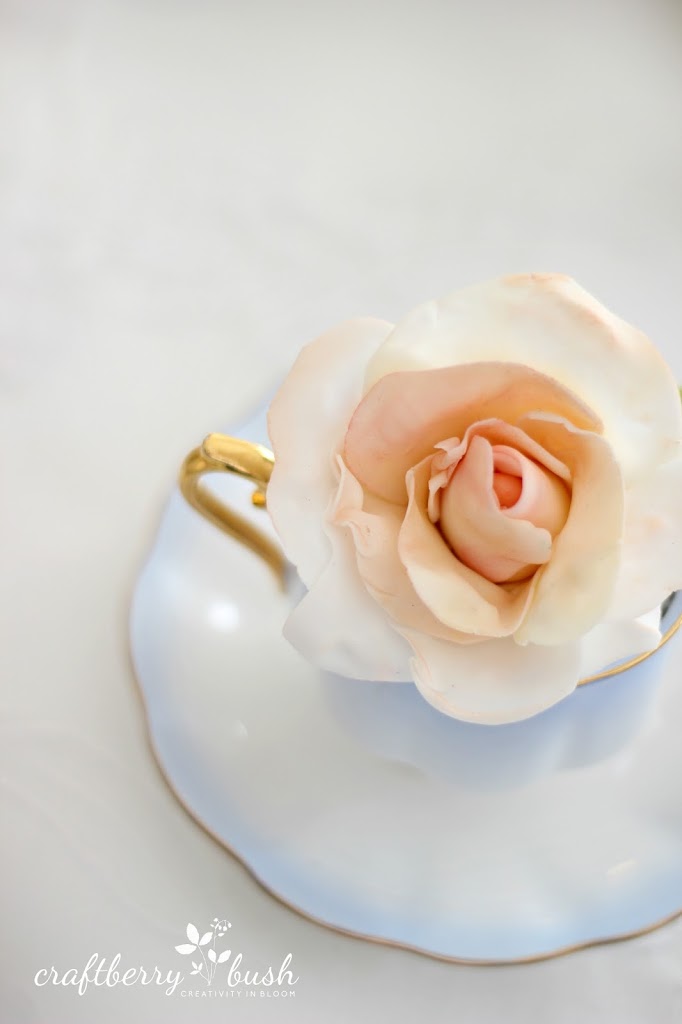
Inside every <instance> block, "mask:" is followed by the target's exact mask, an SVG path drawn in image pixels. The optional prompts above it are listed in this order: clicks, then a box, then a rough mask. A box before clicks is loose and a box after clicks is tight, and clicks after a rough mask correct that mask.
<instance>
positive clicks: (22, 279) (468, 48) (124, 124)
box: [0, 0, 682, 1024]
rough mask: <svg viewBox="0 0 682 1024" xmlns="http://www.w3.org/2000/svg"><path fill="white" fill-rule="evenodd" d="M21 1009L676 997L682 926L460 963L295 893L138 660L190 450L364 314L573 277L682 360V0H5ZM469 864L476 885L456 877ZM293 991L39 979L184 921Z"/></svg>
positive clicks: (16, 947) (5, 300)
mask: <svg viewBox="0 0 682 1024" xmlns="http://www.w3.org/2000/svg"><path fill="white" fill-rule="evenodd" d="M0 17H1V24H0V90H1V91H0V340H1V349H0V418H1V423H2V443H3V455H2V500H1V516H2V522H1V526H2V529H1V531H0V536H1V538H2V563H1V564H2V571H1V574H0V579H1V586H2V643H1V646H0V651H1V656H2V718H1V730H2V732H1V739H0V771H1V772H2V776H1V779H0V794H1V798H2V800H1V805H2V806H1V814H2V841H3V846H2V859H3V862H2V873H1V879H2V883H1V888H2V906H1V908H0V910H1V914H0V917H1V921H2V935H1V939H0V941H1V942H2V948H1V949H0V972H1V978H0V1020H1V1021H2V1022H3V1024H5V1022H7V1024H23V1022H31V1024H60V1022H64V1024H79V1022H92V1021H95V1020H96V1021H98V1022H102V1024H108V1022H114V1021H116V1022H118V1021H121V1020H126V1021H127V1022H129V1024H138V1022H139V1024H141V1022H145V1024H146V1022H157V1021H158V1022H173V1021H197V1022H202V1021H204V1020H206V1021H209V1020H218V1019H220V1020H228V1019H229V1020H235V1021H240V1022H242V1021H259V1022H260V1021H269V1020H273V1021H280V1022H284V1021H286V1022H289V1021H301V1022H311V1024H312V1022H318V1021H322V1020H324V1021H325V1022H327V1021H328V1022H337V1021H338V1022H341V1021H343V1022H345V1021H354V1022H355V1021H379V1020H389V1019H392V1020H394V1021H400V1022H402V1021H405V1022H407V1021H412V1020H414V1019H416V1018H420V1017H423V1018H424V1019H428V1020H430V1021H435V1022H439V1021H466V1022H474V1024H478V1022H488V1021H491V1022H492V1021H499V1020H513V1021H516V1020H518V1021H519V1022H521V1021H523V1022H527V1021H536V1020H537V1021H545V1020H549V1019H551V1020H552V1021H554V1022H557V1024H563V1022H567V1024H568V1022H569V1021H570V1022H573V1021H575V1020H582V1021H588V1022H592V1021H594V1022H597V1021H599V1022H602V1021H605V1020H608V1021H610V1020H613V1021H614V1022H616V1021H617V1022H619V1024H628V1022H637V1024H639V1022H642V1024H643V1022H644V1021H651V1020H656V1021H663V1022H667V1021H675V1020H678V1019H680V1015H681V1014H682V922H679V923H678V924H675V925H670V926H668V927H667V928H665V929H663V930H662V931H659V932H656V933H653V934H652V935H650V936H648V937H646V938H644V939H640V940H636V941H634V942H629V943H624V944H615V945H611V946H607V947H602V948H598V949H593V950H589V951H585V952H581V953H577V954H573V955H571V956H569V957H567V958H562V959H558V960H554V961H550V962H547V963H544V964H539V965H530V966H524V967H513V968H470V967H469V968H466V967H461V966H456V965H455V966H453V965H449V964H444V963H438V962H435V961H431V960H428V959H426V958H424V957H420V956H417V955H413V954H409V953H405V952H401V951H397V950H392V949H387V948H382V947H377V946H371V945H368V944H365V943H363V942H360V941H356V940H352V939H348V938H344V937H342V936H339V935H336V934H333V933H331V932H328V931H325V930H323V929H321V928H318V927H316V926H314V925H313V924H310V923H308V922H307V921H305V920H302V919H300V918H299V917H297V916H296V915H295V914H293V913H292V912H290V911H288V910H287V909H285V908H284V907H282V906H280V905H278V904H277V903H275V902H274V901H273V900H272V899H270V898H269V897H268V896H267V895H265V894H264V893H263V892H262V891H261V890H260V889H259V888H258V887H257V885H256V884H255V883H254V882H252V881H251V879H250V878H249V877H248V875H247V874H246V872H245V871H244V870H243V869H242V868H240V867H239V866H238V865H237V864H236V863H234V862H233V861H232V860H231V859H230V857H229V856H228V855H227V854H226V853H225V852H224V851H223V850H222V849H221V848H220V847H219V846H217V845H216V844H214V843H213V842H212V841H211V840H210V839H209V838H208V837H207V836H206V835H204V834H203V833H202V832H201V831H200V830H199V829H198V828H197V827H196V826H195V825H194V824H193V823H192V821H191V820H189V818H188V817H187V816H186V815H185V814H184V812H183V811H182V810H181V809H180V807H179V806H178V805H177V804H176V802H175V800H174V798H173V796H172V795H171V793H170V792H169V791H168V790H167V788H166V787H165V785H164V783H163V782H162V780H161V778H160V776H159V773H158V771H157V769H156V766H155V764H154V762H153V760H152V757H151V755H150V751H149V748H148V745H147V740H146V732H145V723H144V717H143V713H142V707H141V703H140V701H139V698H138V696H137V693H136V689H135V686H134V684H133V680H132V675H131V669H130V665H129V661H128V655H127V629H126V618H127V612H128V605H129V599H130V594H131V590H132V587H133V583H134V579H135V576H136V573H137V571H138V569H139V567H140V565H141V563H142V560H143V558H144V555H145V551H146V550H147V548H148V545H149V544H150V542H151V539H152V537H153V534H154V530H155V526H156V523H157V521H158V517H159V514H160V511H161V509H162V507H163V502H164V500H165V497H166V495H167V493H168V491H169V489H170V488H171V487H172V486H173V480H174V476H175V472H176V469H177V465H178V463H179V461H180V459H181V458H182V456H183V455H184V454H185V452H186V450H187V449H189V448H190V447H193V446H194V445H195V444H196V443H197V442H198V440H199V439H201V437H202V436H203V435H204V434H205V433H206V432H208V431H209V430H211V429H216V427H217V426H223V425H225V424H226V423H229V421H230V418H231V417H233V416H234V417H236V416H239V415H241V413H242V412H244V411H247V410H249V409H250V408H251V407H252V406H253V405H254V403H257V402H258V400H259V399H260V397H261V396H262V394H263V393H264V392H266V391H267V390H268V389H269V387H270V386H271V384H272V382H273V381H275V380H276V379H277V378H278V377H279V376H280V375H281V373H282V372H283V370H284V368H285V367H286V366H287V365H288V364H289V363H290V361H291V359H292V358H293V355H294V353H295V352H296V351H297V349H298V347H299V346H300V345H301V344H303V343H304V342H306V341H308V340H310V339H311V338H312V337H314V336H315V335H316V334H318V333H319V332H321V331H322V330H323V329H325V328H327V327H329V326H332V325H333V324H334V323H335V322H337V321H339V320H341V319H343V318H345V317H347V316H349V315H354V314H360V313H369V314H372V315H376V316H381V317H385V318H387V319H396V318H397V317H399V316H401V315H402V314H403V313H405V312H406V311H407V310H408V309H409V308H410V307H412V306H413V305H415V304H416V303H417V302H420V301H422V300H424V299H428V298H432V297H435V296H438V295H440V294H442V293H443V292H445V291H448V290H449V289H451V288H453V287H457V286H460V285H463V284H466V283H469V282H473V281H476V280H479V279H484V278H487V277H491V276H495V275H497V274H499V273H503V272H512V271H521V270H561V271H565V272H568V273H571V274H573V275H574V276H575V277H576V278H577V279H578V280H579V281H580V282H581V283H582V284H583V285H584V286H585V287H587V288H588V290H590V291H592V292H593V293H594V294H596V295H597V296H598V297H599V298H601V299H602V301H604V302H605V303H606V304H607V305H609V306H611V307H612V308H614V309H615V311H616V312H618V313H619V314H620V315H622V316H623V317H625V318H626V319H629V320H632V321H634V322H635V323H637V324H638V325H639V326H641V327H642V328H644V329H645V330H646V331H647V332H648V333H649V334H650V335H651V336H652V337H653V338H654V339H655V341H656V342H657V343H658V344H659V345H660V347H661V348H662V349H663V351H664V352H665V353H666V355H667V356H668V358H669V360H670V361H671V362H672V364H673V366H674V369H675V371H676V373H677V374H678V377H679V378H680V379H682V345H681V344H680V337H681V334H680V292H681V290H682V289H681V285H682V242H681V239H682V201H681V198H680V195H681V191H682V190H681V187H680V184H681V182H682V133H681V132H680V121H681V113H682V110H681V108H682V103H681V98H682V60H681V58H682V6H680V4H679V3H678V2H677V0H668V2H665V0H618V2H616V0H613V2H610V0H607V2H598V0H590V2H582V0H576V2H573V3H571V4H564V3H558V2H557V3H555V2H547V0H544V2H540V0H538V2H533V0H528V2H524V3H516V4H514V3H509V4H507V3H504V2H503V0H482V2H481V0H478V2H477V3H475V4H474V3H473V2H472V3H463V2H460V3H458V2H446V0H422V2H420V3H418V2H416V0H411V2H401V0H393V2H390V3H389V2H385V3H370V2H367V0H365V2H357V0H346V2H343V3H341V2H335V3H328V2H327V3H324V2H321V3H310V4H306V3H297V2H288V3H287V2H280V3H277V2H275V0H255V2H254V0H252V2H249V3H245V2H239V3H238V2H234V0H223V2H222V3H221V2H219V0H118V2H116V0H54V2H49V0H44V2H38V0H0ZM463 884H466V880H463ZM216 914H217V915H219V916H222V915H225V916H227V917H229V918H230V919H231V921H232V922H233V941H234V942H235V944H236V943H237V941H238V942H239V945H240V947H241V948H242V949H243V950H244V953H245V956H246V957H248V959H249V960H250V961H252V962H253V963H260V964H261V965H263V964H266V963H267V962H269V961H273V962H274V961H278V960H279V959H281V957H282V955H283V953H284V952H287V951H291V952H293V954H294V960H295V964H296V967H297V970H298V973H299V974H300V978H301V980H300V982H299V984H298V986H297V995H296V997H295V1000H293V1001H291V1002H289V1003H287V1004H286V1005H285V1004H283V1003H277V1004H275V1003H273V1002H272V1001H270V1002H266V1001H265V1000H253V1001H252V1002H250V1003H240V1004H237V1003H235V1002H231V1003H230V1004H229V1005H225V1003H210V1004H209V1003H207V1002H204V1003H203V1004H202V1005H201V1006H197V1005H194V1004H190V1003H188V1001H187V1000H186V999H185V1000H183V999H181V998H180V997H178V996H175V997H173V998H171V999H167V998H166V997H165V996H163V995H162V994H161V993H160V992H158V991H155V990H152V989H150V988H147V989H142V988H139V987H135V988H130V989H123V988H121V987H119V988H116V989H111V990H105V989H98V990H92V989H91V990H89V991H88V992H87V993H86V995H85V996H83V997H82V998H79V997H78V996H77V994H76V993H75V992H74V991H73V990H71V989H61V988H40V989H39V988H36V987H35V986H34V984H33V981H32V979H33V976H34V974H35V972H36V971H37V970H39V969H40V968H41V967H49V966H50V965H51V964H53V963H54V964H56V965H58V966H59V967H60V969H61V970H64V969H66V968H67V967H72V966H76V967H82V966H83V965H84V963H85V961H86V960H87V959H88V957H89V956H90V955H91V954H92V953H93V952H99V953H100V955H107V956H112V955H113V954H115V953H116V952H120V953H121V955H122V963H123V966H131V965H137V964H146V965H154V964H159V966H160V967H162V968H163V969H164V970H168V969H171V968H175V967H180V966H184V964H180V963H178V961H180V959H181V958H180V957H178V956H177V954H175V953H174V952H173V946H174V945H175V944H176V943H178V942H180V941H181V940H182V934H181V932H182V929H183V928H184V925H185V923H186V922H187V921H188V920H190V919H191V920H193V921H195V922H196V923H197V924H199V925H200V927H201V926H202V925H203V924H204V923H207V922H208V921H209V920H210V919H211V918H213V917H214V915H216Z"/></svg>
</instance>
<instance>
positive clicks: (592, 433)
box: [267, 274, 682, 723]
mask: <svg viewBox="0 0 682 1024" xmlns="http://www.w3.org/2000/svg"><path fill="white" fill-rule="evenodd" d="M269 429H270V437H271V441H272V445H273V448H274V451H275V469H274V472H273V475H272V479H271V481H270V484H269V487H268V493H267V502H268V509H269V511H270V514H271V516H272V519H273V521H274V524H275V526H276V528H277V530H278V532H279V535H280V537H281V540H282V543H283V545H284V549H285V552H286V554H287V555H288V557H289V558H290V560H291V561H292V562H293V563H294V564H295V565H296V567H297V568H298V572H299V574H300V576H301V579H302V580H303V583H304V584H305V585H306V587H307V588H308V589H307V593H306V595H305V596H304V597H303V599H302V600H301V602H300V603H299V604H298V605H297V607H296V608H295V609H294V610H293V612H292V614H291V615H290V617H289V620H288V622H287V625H286V628H285V632H286V635H287V636H288V638H289V639H290V641H291V642H292V643H293V644H294V645H295V646H296V647H297V648H298V649H299V650H300V651H301V652H302V653H303V654H304V655H305V656H306V657H308V658H309V659H312V660H313V661H315V662H316V663H318V664H319V665H320V666H321V667H323V668H326V669H329V670H332V671H335V672H338V673H341V674H343V675H346V676H352V677H356V678H362V679H369V680H403V681H404V680H414V682H415V683H416V685H417V686H418V688H419V690H420V691H421V693H422V694H423V695H424V697H426V699H427V700H428V701H430V703H432V704H433V705H435V706H436V707H437V708H439V709H440V710H442V711H444V712H446V713H447V714H449V715H453V716H454V717H457V718H462V719H467V720H476V721H480V722H488V723H495V722H509V721H514V720H517V719H521V718H526V717H529V716H530V715H533V714H535V713H537V712H538V711H541V710H543V709H544V708H547V707H549V706H550V705H552V704H554V703H555V702H556V701H558V700H560V699H561V698H562V697H565V696H566V695H567V694H569V693H570V692H571V691H572V690H573V689H574V687H575V686H576V684H577V682H578V680H579V679H580V678H581V677H585V676H588V675H590V674H593V673H595V672H598V671H599V670H600V669H602V668H604V667H605V666H606V665H607V664H610V663H612V662H614V661H616V660H619V659H621V658H624V657H628V656H631V655H635V654H639V653H642V652H644V651H646V650H651V649H653V648H654V647H655V646H656V645H657V644H658V642H659V640H660V633H659V630H658V620H659V615H658V606H659V605H660V603H661V601H662V600H663V599H664V598H665V597H666V596H667V595H668V594H669V593H670V592H671V591H673V590H675V589H678V588H679V587H680V586H682V527H681V524H682V453H681V445H682V441H681V438H682V412H681V407H680V397H679V393H678V388H677V384H676V382H675V380H674V378H673V377H672V374H671V372H670V370H669V368H668V367H667V366H666V364H665V362H664V361H663V359H662V358H661V356H660V355H659V354H658V352H657V351H656V349H655V348H654V347H653V345H652V344H651V342H650V341H649V340H648V339H647V338H646V337H645V336H644V335H643V334H641V333H640V332H638V331H637V330H635V329H634V328H633V327H630V326H629V325H628V324H626V323H624V322H623V321H622V320H619V319H618V318H616V317H615V316H614V315H613V314H612V313H610V312H609V311H608V310H606V309H605V308H604V307H603V306H601V305H600V304H599V303H598V302H596V301H595V299H593V298H592V297H591V296H590V295H588V294H587V293H586V292H585V291H583V290H582V289H581V288H580V287H579V286H578V285H577V284H576V283H575V282H574V281H572V280H571V279H570V278H567V277H564V276H561V275H554V274H530V275H521V276H517V277H509V278H504V279H502V280H500V281H494V282H491V283H487V284H483V285H479V286H476V287H472V288H467V289H465V290H463V291H459V292H455V293H454V294H453V295H450V296H449V297H448V298H446V299H444V300H442V301H440V302H437V303H427V304H426V305H423V306H420V307H419V308H417V309H416V310H415V311H414V312H412V313H411V314H410V315H409V316H407V317H406V318H405V320H403V321H402V322H401V323H399V324H398V325H397V326H395V327H394V326H392V325H391V324H388V323H384V322H383V321H379V320H365V319H363V320H352V321H349V322H348V323H345V324H342V325H341V326H340V327H337V328H336V329H335V330H332V331H330V332H329V333H328V334H325V335H323V337H321V338H320V339H318V340H317V341H316V342H314V343H313V344H311V345H309V346H308V347H307V348H305V349H304V350H303V351H302V353H301V355H300V356H299V358H298V360H297V361H296V363H295V365H294V367H293V369H292V370H291V373H290V374H289V376H288V378H287V379H286V381H285V383H284V385H283V386H282V388H281V389H280V391H279V393H278V394H277V396H276V397H275V399H274V401H273V403H272V406H271V409H270V417H269Z"/></svg>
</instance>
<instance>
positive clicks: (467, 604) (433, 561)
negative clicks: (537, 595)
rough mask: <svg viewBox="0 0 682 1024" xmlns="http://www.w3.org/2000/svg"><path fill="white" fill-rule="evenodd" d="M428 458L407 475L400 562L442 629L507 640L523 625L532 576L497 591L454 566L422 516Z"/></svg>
mask: <svg viewBox="0 0 682 1024" xmlns="http://www.w3.org/2000/svg"><path fill="white" fill-rule="evenodd" d="M432 459H433V456H428V457H427V458H426V459H423V460H422V462H420V463H419V465H418V466H415V468H414V469H413V470H410V472H409V473H408V474H407V483H408V496H409V504H408V507H407V511H406V513H405V519H404V521H403V525H402V527H401V530H400V536H399V539H398V553H399V556H400V560H401V562H402V563H403V565H404V566H405V568H406V569H407V573H408V576H409V577H410V580H411V582H412V585H413V586H414V589H415V590H416V592H417V594H418V595H419V597H420V598H421V600H422V601H423V602H424V604H425V605H426V606H427V607H428V608H430V610H431V611H432V612H433V614H434V615H435V616H436V618H437V619H440V621H441V622H443V623H444V624H445V625H446V626H449V627H450V628H451V629H455V630H457V631H458V632H462V633H473V634H474V635H476V636H484V637H485V636H488V637H492V636H495V637H498V636H509V635H510V634H511V633H513V632H514V631H515V630H517V629H518V627H519V626H520V624H521V622H522V621H523V617H524V615H525V612H526V609H527V608H528V607H529V605H530V601H531V597H532V593H533V588H534V586H535V583H534V580H535V578H536V577H533V579H530V580H526V581H524V582H521V583H508V584H504V585H502V586H498V585H496V584H495V583H491V582H490V581H489V580H486V579H484V578H483V577H482V576H481V575H479V573H477V572H474V570H473V569H469V568H468V567H467V566H466V565H464V564H463V563H462V562H460V561H459V559H458V558H457V557H456V556H455V555H454V554H453V553H452V551H451V550H450V548H449V547H448V545H447V544H446V542H445V541H444V540H443V537H442V536H441V534H440V533H439V531H438V530H437V529H436V527H435V526H434V525H433V523H431V521H430V520H429V517H428V512H427V500H428V486H429V476H430V472H431V461H432ZM536 576H537V574H536Z"/></svg>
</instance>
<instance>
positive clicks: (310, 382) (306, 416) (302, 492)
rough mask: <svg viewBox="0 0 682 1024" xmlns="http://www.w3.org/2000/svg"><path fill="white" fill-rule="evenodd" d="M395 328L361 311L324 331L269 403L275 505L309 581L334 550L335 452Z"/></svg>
mask: <svg viewBox="0 0 682 1024" xmlns="http://www.w3.org/2000/svg"><path fill="white" fill-rule="evenodd" d="M390 329H391V325H390V324H387V323H385V322H384V321H383V320H370V319H358V320H349V321H348V322H346V323H344V324H341V325H340V326H339V327H336V328H334V330H332V331H329V332H328V333H327V334H323V335H322V337H321V338H318V339H317V341H314V342H312V343H311V344H310V345H307V346H306V347H305V348H304V349H303V350H302V351H301V353H300V355H299V356H298V358H297V360H296V362H295V363H294V365H293V367H292V369H291V372H290V373H289V376H288V377H287V378H286V380H285V381H284V384H283V385H282V387H281V388H280V390H279V391H278V392H277V394H276V395H275V397H274V399H273V401H272V404H271V405H270V410H269V413H268V431H269V434H270V441H271V444H272V447H273V450H274V453H275V468H274V470H273V473H272V477H271V478H270V483H269V484H268V494H267V502H268V512H269V513H270V516H271V518H272V520H273V523H274V525H275V529H276V530H277V532H278V534H279V536H280V538H281V541H282V545H283V547H284V550H285V553H286V555H287V557H288V558H289V560H290V561H292V562H293V563H294V565H296V567H297V568H298V571H299V574H300V576H301V578H302V579H303V581H304V583H306V584H307V585H308V586H310V585H311V584H312V583H313V582H314V581H315V579H316V578H317V576H318V575H319V573H320V572H321V571H322V569H323V567H324V566H325V565H326V563H327V561H328V560H329V557H330V553H331V548H330V544H329V540H328V538H327V536H326V534H325V530H324V515H325V511H326V509H327V506H328V504H329V500H330V497H331V495H332V494H333V493H334V491H335V489H336V485H337V480H336V476H335V474H334V471H333V460H334V456H335V454H336V451H337V449H338V447H339V445H340V443H341V442H342V439H343V436H344V434H345V432H346V426H347V424H348V420H349V419H350V416H351V414H352V412H353V409H354V408H355V406H356V405H357V403H358V401H359V399H360V395H361V389H362V377H363V374H364V369H365V366H366V363H367V360H368V359H369V357H370V355H371V354H372V352H373V351H374V350H375V349H376V347H377V346H378V345H379V344H380V343H381V341H383V339H384V338H385V337H386V335H387V333H388V332H389V331H390Z"/></svg>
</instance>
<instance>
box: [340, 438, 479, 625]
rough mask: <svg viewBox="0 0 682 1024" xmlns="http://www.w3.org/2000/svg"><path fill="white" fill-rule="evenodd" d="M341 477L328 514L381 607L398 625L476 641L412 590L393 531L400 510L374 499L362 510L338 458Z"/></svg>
mask: <svg viewBox="0 0 682 1024" xmlns="http://www.w3.org/2000/svg"><path fill="white" fill-rule="evenodd" d="M338 461H339V466H340V469H341V482H340V484H339V491H338V494H337V498H336V501H335V507H334V509H333V511H332V512H331V514H330V518H331V519H332V521H333V522H335V523H337V524H339V525H340V526H343V525H345V526H348V527H349V528H350V529H351V531H352V535H353V540H354V542H355V552H356V558H357V566H358V571H359V573H360V576H361V577H362V580H363V582H364V584H365V586H366V588H367V589H368V591H369V592H370V594H371V595H372V597H373V598H374V599H375V601H377V602H378V603H379V604H380V605H381V607H382V608H384V609H385V610H386V611H387V612H388V614H389V615H390V616H391V618H392V619H393V620H394V621H395V622H396V623H397V624H400V625H401V626H409V627H410V628H412V629H415V630H419V631H420V632H423V633H427V634H428V635H429V636H438V637H441V638H444V639H446V640H450V641H453V642H455V643H476V642H478V641H479V640H480V638H479V637H476V636H472V635H471V634H467V633H457V632H456V631H455V630H453V629H449V628H448V627H447V626H445V625H444V624H443V623H442V622H440V621H439V620H438V619H437V618H436V617H435V615H433V613H432V612H431V611H429V609H428V608H427V607H426V605H425V604H424V603H423V602H422V601H421V599H420V598H419V596H418V595H417V593H416V592H415V589H414V587H413V586H412V583H411V582H410V578H409V576H408V575H407V571H406V570H405V567H404V565H403V564H402V563H401V561H400V559H399V558H398V536H399V533H400V527H401V525H402V518H403V510H402V509H400V508H398V507H397V506H396V505H392V504H390V503H389V502H385V501H381V499H379V498H376V499H374V502H373V505H372V511H371V512H370V511H365V510H364V509H363V493H362V488H361V487H360V484H359V483H358V482H357V480H356V479H355V477H354V476H353V475H352V473H351V472H350V470H349V469H348V467H347V466H345V465H344V463H343V460H342V458H341V456H339V457H338Z"/></svg>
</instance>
